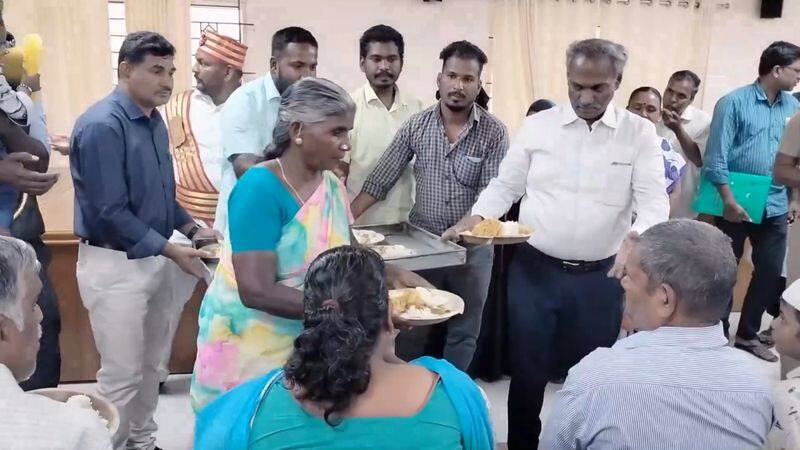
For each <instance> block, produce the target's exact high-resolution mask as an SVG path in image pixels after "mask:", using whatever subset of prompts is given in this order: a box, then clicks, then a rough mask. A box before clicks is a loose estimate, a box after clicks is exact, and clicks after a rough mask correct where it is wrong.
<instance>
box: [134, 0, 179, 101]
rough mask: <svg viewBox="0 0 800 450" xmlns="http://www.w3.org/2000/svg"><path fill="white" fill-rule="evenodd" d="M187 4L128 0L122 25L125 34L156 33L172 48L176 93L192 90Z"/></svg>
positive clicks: (176, 1) (157, 0)
mask: <svg viewBox="0 0 800 450" xmlns="http://www.w3.org/2000/svg"><path fill="white" fill-rule="evenodd" d="M190 3H191V2H189V0H128V1H127V2H125V21H126V26H127V30H128V33H131V32H134V31H156V32H158V33H161V34H163V35H164V36H165V37H166V38H167V39H168V40H169V41H170V42H171V43H172V45H174V46H175V50H176V52H175V67H176V68H177V69H178V70H177V71H176V72H175V89H174V92H175V93H179V92H183V91H185V90H188V89H191V88H192V73H191V71H190V70H188V68H189V67H192V50H191V37H190V27H191V19H190V14H189V6H190Z"/></svg>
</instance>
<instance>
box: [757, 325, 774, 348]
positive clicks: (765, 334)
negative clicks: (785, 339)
mask: <svg viewBox="0 0 800 450" xmlns="http://www.w3.org/2000/svg"><path fill="white" fill-rule="evenodd" d="M756 337H757V338H758V340H759V341H761V343H762V344H764V345H766V346H767V348H772V347H774V346H775V339H774V338H773V337H772V327H769V328H767V329H766V330H764V331H762V332H761V333H758V334H757V335H756Z"/></svg>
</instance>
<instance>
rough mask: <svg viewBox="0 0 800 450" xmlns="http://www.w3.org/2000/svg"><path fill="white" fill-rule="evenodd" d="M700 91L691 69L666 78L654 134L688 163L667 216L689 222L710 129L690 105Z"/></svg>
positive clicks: (693, 214)
mask: <svg viewBox="0 0 800 450" xmlns="http://www.w3.org/2000/svg"><path fill="white" fill-rule="evenodd" d="M698 89H700V77H698V76H697V74H695V73H694V72H692V71H691V70H679V71H677V72H675V73H673V74H672V76H671V77H669V82H668V83H667V88H666V89H664V101H663V104H662V107H663V109H662V111H661V117H662V120H661V122H659V123H657V124H656V132H657V133H658V135H659V136H661V137H662V138H664V139H666V140H668V141H669V142H670V144H672V147H673V148H675V149H676V150H677V151H678V152H680V153H681V155H683V158H684V159H686V161H688V164H687V165H686V172H685V173H684V174H683V176H681V179H680V192H679V193H678V199H677V201H675V202H674V204H673V205H672V210H671V211H670V217H678V218H680V217H683V218H689V219H693V218H695V217H697V213H696V212H695V211H694V210H693V209H692V202H693V201H694V195H695V193H696V192H697V182H698V179H699V178H700V169H701V168H702V167H703V154H705V151H706V142H707V141H708V133H709V130H710V129H711V116H710V115H709V114H708V113H706V112H705V111H701V110H699V109H697V108H695V107H694V106H692V102H693V101H694V97H695V95H697V90H698Z"/></svg>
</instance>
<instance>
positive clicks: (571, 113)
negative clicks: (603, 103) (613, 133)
mask: <svg viewBox="0 0 800 450" xmlns="http://www.w3.org/2000/svg"><path fill="white" fill-rule="evenodd" d="M561 111H562V115H561V125H562V126H565V125H569V124H571V123H573V122H575V121H576V120H581V121H582V122H584V123H585V122H586V120H584V119H581V118H580V117H578V115H577V114H575V110H574V109H573V108H572V107H567V106H566V105H565V106H564V107H563V108H561ZM596 123H602V124H605V125H606V126H607V127H609V128H617V112H616V111H615V110H614V107H613V106H611V105H608V107H606V111H605V112H604V113H603V116H602V117H600V120H598V121H597V122H595V124H596ZM594 126H595V125H594V124H592V129H594Z"/></svg>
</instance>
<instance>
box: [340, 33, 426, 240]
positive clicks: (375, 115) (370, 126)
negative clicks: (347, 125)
mask: <svg viewBox="0 0 800 450" xmlns="http://www.w3.org/2000/svg"><path fill="white" fill-rule="evenodd" d="M359 49H360V54H361V63H360V65H361V71H362V72H364V75H366V77H367V83H366V84H365V85H364V86H362V87H361V88H359V89H358V90H357V91H355V92H353V93H351V94H350V95H351V97H353V101H355V103H356V117H355V122H354V125H353V131H351V132H350V142H351V143H352V149H351V150H350V151H349V152H348V153H347V156H345V160H344V163H343V164H342V174H343V175H344V176H345V177H346V185H347V190H348V191H349V192H352V193H354V194H357V193H359V192H361V187H362V186H363V185H364V181H365V180H366V178H367V176H368V175H369V174H370V172H372V170H373V169H374V168H375V166H376V165H377V164H378V159H380V157H381V155H383V153H384V152H385V151H386V149H387V148H388V147H389V144H391V143H392V139H393V138H394V136H395V134H396V133H397V130H398V129H399V128H400V126H401V125H402V124H403V122H405V121H406V120H408V118H409V117H411V116H412V115H414V114H416V113H418V112H420V111H422V109H423V106H422V102H421V101H419V100H417V99H416V98H413V97H411V96H410V95H408V94H406V93H405V92H404V91H401V90H400V88H398V87H397V79H398V78H399V77H400V72H401V71H402V70H403V56H404V50H405V44H404V42H403V36H402V35H401V34H400V33H399V32H398V31H397V30H395V29H394V28H392V27H389V26H386V25H376V26H374V27H372V28H370V29H368V30H367V31H365V32H364V34H363V35H362V36H361V39H360V41H359ZM413 183H414V179H413V176H412V174H411V168H410V167H406V168H405V169H404V170H403V174H402V175H401V176H400V179H399V180H398V181H397V183H396V184H395V185H394V187H393V188H392V190H390V191H389V193H388V194H387V196H386V200H384V201H382V202H380V203H379V204H377V205H375V207H373V208H370V209H369V210H367V211H366V212H365V213H364V214H363V215H362V216H361V217H359V218H358V221H357V222H356V224H387V223H398V222H404V221H406V220H408V213H409V211H411V203H412V199H411V190H412V189H413Z"/></svg>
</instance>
